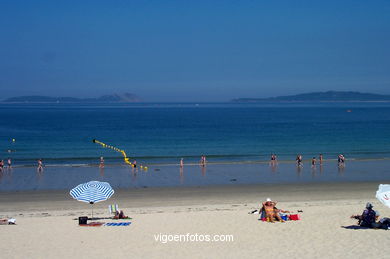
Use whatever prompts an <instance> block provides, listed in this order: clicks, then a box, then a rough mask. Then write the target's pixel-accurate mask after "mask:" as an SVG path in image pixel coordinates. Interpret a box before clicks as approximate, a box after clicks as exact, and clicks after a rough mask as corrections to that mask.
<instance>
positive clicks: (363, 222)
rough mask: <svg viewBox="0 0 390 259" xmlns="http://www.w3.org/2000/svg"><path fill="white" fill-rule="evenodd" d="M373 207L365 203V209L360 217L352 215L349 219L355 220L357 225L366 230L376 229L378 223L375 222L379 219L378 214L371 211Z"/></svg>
mask: <svg viewBox="0 0 390 259" xmlns="http://www.w3.org/2000/svg"><path fill="white" fill-rule="evenodd" d="M373 207H374V206H373V205H372V204H371V203H370V202H367V204H366V209H365V210H364V211H363V213H362V215H352V216H351V218H354V219H357V220H359V221H358V225H359V226H361V227H366V228H377V227H378V223H377V222H376V221H377V220H378V218H379V212H377V211H375V210H373Z"/></svg>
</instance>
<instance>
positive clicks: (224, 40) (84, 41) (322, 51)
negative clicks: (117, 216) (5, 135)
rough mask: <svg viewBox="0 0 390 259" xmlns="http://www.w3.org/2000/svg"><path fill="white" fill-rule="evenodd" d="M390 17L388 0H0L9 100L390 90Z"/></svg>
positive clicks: (0, 49)
mask: <svg viewBox="0 0 390 259" xmlns="http://www.w3.org/2000/svg"><path fill="white" fill-rule="evenodd" d="M388 13H390V2H388V1H371V2H366V1H343V2H336V1H329V2H313V1H298V2H289V1H279V2H277V3H270V2H268V1H259V2H253V1H240V2H237V1H226V2H223V4H218V3H210V2H208V1H197V2H186V3H184V2H181V1H164V2H159V1H150V2H142V3H128V2H126V1H119V2H116V3H115V4H112V3H111V4H108V3H105V2H104V1H83V2H77V3H70V2H55V3H54V2H51V1H34V2H24V1H2V2H1V3H0V23H1V24H2V39H3V40H2V41H1V42H0V55H1V56H2V59H0V90H1V98H0V99H2V100H3V99H6V98H10V97H15V96H28V95H44V96H71V97H72V96H77V97H98V96H101V95H105V94H112V93H123V92H129V93H133V94H136V95H137V96H140V97H141V98H143V99H145V100H147V101H148V102H159V101H167V102H224V101H227V100H230V99H234V98H241V97H242V98H245V97H254V98H266V97H274V96H282V95H294V94H300V93H305V92H319V91H328V90H334V91H359V92H368V93H377V94H390V87H389V84H390V50H389V48H388V46H390V33H389V31H390V16H389V15H388Z"/></svg>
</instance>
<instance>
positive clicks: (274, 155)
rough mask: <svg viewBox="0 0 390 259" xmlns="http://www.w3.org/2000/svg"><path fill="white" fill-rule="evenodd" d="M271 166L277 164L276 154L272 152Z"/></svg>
mask: <svg viewBox="0 0 390 259" xmlns="http://www.w3.org/2000/svg"><path fill="white" fill-rule="evenodd" d="M270 164H271V166H274V165H276V164H277V158H276V154H271V161H270Z"/></svg>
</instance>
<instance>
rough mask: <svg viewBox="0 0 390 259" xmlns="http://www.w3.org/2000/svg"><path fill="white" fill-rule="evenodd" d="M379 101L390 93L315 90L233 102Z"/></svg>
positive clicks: (389, 96) (240, 99)
mask: <svg viewBox="0 0 390 259" xmlns="http://www.w3.org/2000/svg"><path fill="white" fill-rule="evenodd" d="M313 101H320V102H379V101H382V102H383V101H386V102H388V101H390V95H381V94H372V93H360V92H344V91H328V92H313V93H305V94H297V95H288V96H278V97H270V98H238V99H233V100H231V102H236V103H256V102H313Z"/></svg>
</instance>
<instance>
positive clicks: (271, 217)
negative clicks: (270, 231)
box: [260, 198, 284, 223]
mask: <svg viewBox="0 0 390 259" xmlns="http://www.w3.org/2000/svg"><path fill="white" fill-rule="evenodd" d="M276 203H277V202H276V201H272V200H271V199H270V198H267V200H266V201H265V202H263V207H262V210H263V211H264V212H265V217H266V219H267V221H269V222H272V223H273V222H275V218H276V219H277V220H279V221H280V222H284V220H283V219H282V218H281V217H280V216H279V213H277V212H276V211H275V208H276ZM260 215H261V214H260Z"/></svg>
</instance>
